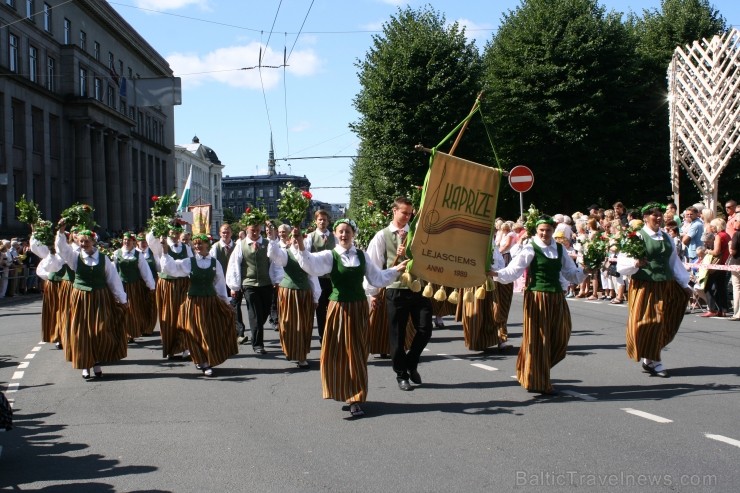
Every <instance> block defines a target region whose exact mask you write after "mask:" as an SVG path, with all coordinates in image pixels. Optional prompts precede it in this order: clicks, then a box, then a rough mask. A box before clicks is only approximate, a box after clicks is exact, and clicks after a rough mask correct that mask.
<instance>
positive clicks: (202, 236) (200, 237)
mask: <svg viewBox="0 0 740 493" xmlns="http://www.w3.org/2000/svg"><path fill="white" fill-rule="evenodd" d="M195 240H200V241H205V242H207V243H210V242H211V240H210V239H209V238H208V235H206V234H197V235H193V241H195Z"/></svg>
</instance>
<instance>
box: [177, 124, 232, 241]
mask: <svg viewBox="0 0 740 493" xmlns="http://www.w3.org/2000/svg"><path fill="white" fill-rule="evenodd" d="M191 168H192V170H193V177H192V179H191V181H190V203H189V204H187V205H205V204H210V206H211V227H210V233H211V234H212V235H214V237H216V236H218V230H219V228H220V227H221V225H222V224H223V222H224V213H223V209H222V200H221V179H222V178H221V175H222V170H223V169H224V165H223V164H221V161H220V160H219V159H218V156H217V155H216V152H215V151H214V150H213V149H211V148H210V147H208V146H205V145H203V144H201V143H200V139H198V137H197V136H196V137H193V141H192V142H191V143H190V144H186V145H182V146H181V145H176V146H175V183H176V187H175V191H176V192H177V195H178V197H182V193H183V191H184V190H185V183H186V182H187V180H188V175H189V174H190V170H191Z"/></svg>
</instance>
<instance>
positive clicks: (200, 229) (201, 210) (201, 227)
mask: <svg viewBox="0 0 740 493" xmlns="http://www.w3.org/2000/svg"><path fill="white" fill-rule="evenodd" d="M188 209H189V210H190V212H192V214H193V222H192V225H193V234H194V235H201V234H203V235H207V234H210V233H211V204H205V205H191V206H190V207H188Z"/></svg>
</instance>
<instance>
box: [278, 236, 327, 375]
mask: <svg viewBox="0 0 740 493" xmlns="http://www.w3.org/2000/svg"><path fill="white" fill-rule="evenodd" d="M289 233H290V227H289V226H288V225H287V224H281V225H280V226H279V227H278V234H279V235H280V239H277V236H276V235H275V230H274V229H272V228H271V229H268V237H269V238H270V243H269V245H268V246H267V256H268V257H269V258H270V262H272V265H278V266H280V267H281V268H282V269H283V272H284V275H283V278H282V280H281V281H280V284H279V286H278V291H277V295H278V329H279V330H280V345H281V346H282V348H283V353H284V354H285V357H286V358H287V359H288V360H289V361H297V362H298V363H297V364H298V368H304V369H306V368H308V366H309V365H308V361H307V356H308V353H309V352H310V351H311V335H312V333H313V316H314V312H315V307H316V305H318V303H319V297H320V296H321V286H320V285H319V280H318V278H317V277H316V276H311V275H309V274H307V273H306V271H304V270H303V269H301V267H300V266H299V265H298V261H297V260H296V259H295V255H294V254H293V252H291V251H290V250H288V248H289V246H290V245H289V244H288V239H289V238H290V236H289Z"/></svg>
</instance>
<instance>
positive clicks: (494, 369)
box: [470, 363, 498, 371]
mask: <svg viewBox="0 0 740 493" xmlns="http://www.w3.org/2000/svg"><path fill="white" fill-rule="evenodd" d="M470 366H475V367H476V368H482V369H484V370H488V371H498V368H494V367H492V366H488V365H484V364H483V363H470Z"/></svg>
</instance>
